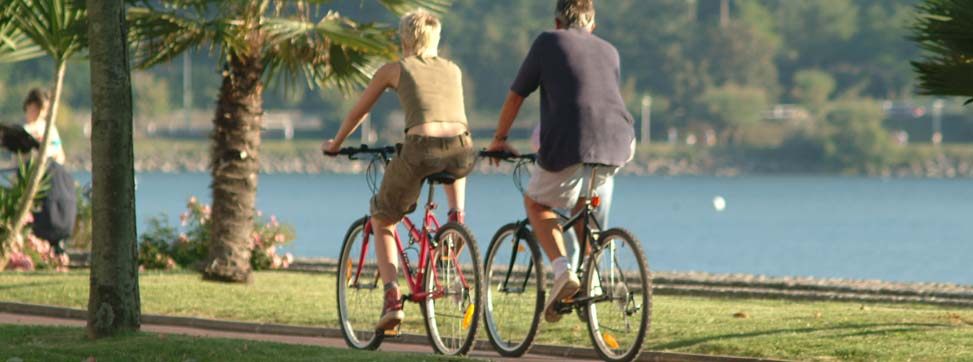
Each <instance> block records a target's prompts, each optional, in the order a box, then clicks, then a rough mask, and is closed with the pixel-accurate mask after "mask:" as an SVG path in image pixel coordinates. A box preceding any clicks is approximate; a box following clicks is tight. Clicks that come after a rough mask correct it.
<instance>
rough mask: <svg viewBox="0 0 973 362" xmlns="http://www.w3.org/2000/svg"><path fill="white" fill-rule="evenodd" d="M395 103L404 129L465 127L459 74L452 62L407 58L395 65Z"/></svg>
mask: <svg viewBox="0 0 973 362" xmlns="http://www.w3.org/2000/svg"><path fill="white" fill-rule="evenodd" d="M399 64H401V66H402V73H401V75H400V77H399V86H398V88H397V89H396V92H397V93H398V94H399V102H401V103H402V109H403V111H404V112H405V129H406V131H408V130H409V128H412V127H415V126H417V125H420V124H423V123H433V122H456V123H462V124H464V125H465V124H467V122H466V110H465V107H464V104H463V74H462V72H461V71H460V70H459V67H458V66H456V64H454V63H453V62H451V61H449V60H447V59H444V58H440V57H417V56H411V57H408V58H405V59H402V61H400V62H399Z"/></svg>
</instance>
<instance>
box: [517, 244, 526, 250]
mask: <svg viewBox="0 0 973 362" xmlns="http://www.w3.org/2000/svg"><path fill="white" fill-rule="evenodd" d="M524 250H527V249H525V248H524V244H517V251H519V252H523V251H524Z"/></svg>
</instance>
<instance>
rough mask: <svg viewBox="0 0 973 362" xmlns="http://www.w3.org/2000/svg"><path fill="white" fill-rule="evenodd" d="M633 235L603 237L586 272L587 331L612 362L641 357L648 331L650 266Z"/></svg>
mask: <svg viewBox="0 0 973 362" xmlns="http://www.w3.org/2000/svg"><path fill="white" fill-rule="evenodd" d="M637 243H638V241H637V240H636V239H635V238H634V236H631V234H630V233H628V232H626V231H623V230H620V229H612V230H609V231H607V232H605V233H604V234H603V235H602V240H601V245H602V246H603V247H602V248H601V249H600V250H597V251H596V252H595V253H594V255H593V256H592V258H593V259H592V260H591V262H590V264H589V270H588V271H587V273H588V274H587V275H588V278H589V279H590V280H588V281H587V283H588V287H587V288H588V292H589V295H593V296H594V295H602V296H603V297H602V298H593V299H592V301H593V303H592V304H591V305H589V306H588V327H589V332H590V334H591V337H592V339H593V341H594V343H595V348H596V349H597V350H598V352H599V354H601V355H602V357H603V358H605V359H606V360H610V361H625V360H630V359H631V358H634V357H635V356H637V355H638V353H639V352H640V350H641V347H642V344H643V342H644V338H645V334H646V333H647V330H648V327H649V312H650V308H651V288H650V285H651V284H650V283H651V281H650V280H649V274H648V273H649V271H648V265H647V263H646V262H645V257H644V255H643V254H642V251H641V247H640V246H639V245H638V244H637Z"/></svg>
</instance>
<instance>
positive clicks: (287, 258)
mask: <svg viewBox="0 0 973 362" xmlns="http://www.w3.org/2000/svg"><path fill="white" fill-rule="evenodd" d="M284 260H285V261H287V264H291V263H293V262H294V254H291V253H285V254H284Z"/></svg>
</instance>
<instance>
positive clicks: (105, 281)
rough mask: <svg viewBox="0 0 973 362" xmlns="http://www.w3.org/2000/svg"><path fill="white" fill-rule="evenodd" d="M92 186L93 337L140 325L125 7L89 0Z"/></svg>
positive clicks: (90, 306)
mask: <svg viewBox="0 0 973 362" xmlns="http://www.w3.org/2000/svg"><path fill="white" fill-rule="evenodd" d="M88 37H89V39H90V45H89V53H90V59H91V122H92V127H91V179H92V181H91V182H92V186H93V187H94V189H93V198H92V207H93V210H92V224H93V227H92V229H93V235H92V245H91V285H90V289H89V295H88V326H87V333H88V337H89V338H98V337H102V336H110V335H113V334H116V333H118V332H125V331H134V330H138V329H139V323H140V317H141V310H140V309H141V305H140V304H141V301H140V299H139V283H138V261H137V258H136V246H135V240H136V229H135V166H134V165H135V163H134V160H135V157H134V151H133V145H132V83H131V73H130V70H129V56H128V42H127V39H126V37H127V30H126V24H125V7H124V5H123V4H122V1H121V0H88Z"/></svg>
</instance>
